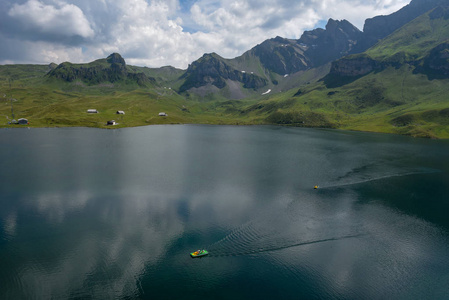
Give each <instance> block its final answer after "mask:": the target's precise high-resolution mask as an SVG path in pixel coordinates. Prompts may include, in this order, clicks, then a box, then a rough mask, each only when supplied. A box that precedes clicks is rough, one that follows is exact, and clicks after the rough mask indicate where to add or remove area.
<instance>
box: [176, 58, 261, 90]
mask: <svg viewBox="0 0 449 300" xmlns="http://www.w3.org/2000/svg"><path fill="white" fill-rule="evenodd" d="M181 79H185V81H184V83H183V84H182V86H181V87H180V88H179V91H180V92H185V91H187V90H189V89H191V88H199V87H201V86H205V85H213V86H215V87H217V88H219V89H222V88H224V87H225V86H226V80H228V79H229V80H232V81H238V82H241V83H243V87H244V88H248V89H258V88H261V87H264V86H266V85H267V80H266V79H264V78H262V77H259V76H257V75H254V74H247V73H243V72H241V71H238V70H236V69H234V68H232V67H231V66H230V65H229V64H227V63H226V62H225V61H224V59H223V58H221V57H220V56H219V55H217V54H215V53H212V54H204V55H203V57H201V58H200V59H199V60H197V61H195V62H193V63H192V64H191V65H189V67H188V69H187V71H186V73H185V74H184V75H183V76H182V77H181Z"/></svg>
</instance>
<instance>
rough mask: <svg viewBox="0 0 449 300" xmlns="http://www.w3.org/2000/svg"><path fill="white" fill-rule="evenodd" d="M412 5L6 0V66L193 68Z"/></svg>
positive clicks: (1, 60) (1, 46)
mask: <svg viewBox="0 0 449 300" xmlns="http://www.w3.org/2000/svg"><path fill="white" fill-rule="evenodd" d="M409 2H410V1H409V0H299V1H294V0H166V1H161V0H0V64H11V63H14V64H18V63H34V64H47V63H50V62H55V63H61V62H64V61H70V62H74V63H84V62H90V61H93V60H95V59H99V58H105V57H107V56H108V55H109V54H111V53H113V52H118V53H120V54H121V55H122V56H123V58H124V59H125V60H126V62H127V64H130V65H137V66H148V67H161V66H166V65H171V66H174V67H178V68H183V69H185V68H187V66H188V64H189V63H191V62H192V61H194V60H196V59H198V58H199V57H201V56H202V55H203V54H204V53H210V52H216V53H218V54H219V55H221V56H223V57H225V58H234V57H237V56H239V55H241V54H242V53H243V52H245V51H247V50H249V49H251V48H252V47H254V46H255V45H257V44H259V43H261V42H263V41H264V40H266V39H269V38H273V37H276V36H281V37H285V38H293V39H298V38H300V36H301V34H302V33H303V32H304V30H311V29H314V28H317V27H322V28H323V27H324V26H325V24H326V23H327V20H328V19H329V18H333V19H336V20H342V19H346V20H348V21H349V22H351V23H352V24H354V25H355V26H356V27H358V28H359V29H360V30H363V24H364V21H365V19H367V18H371V17H374V16H377V15H386V14H390V13H392V12H394V11H397V10H398V9H400V8H401V7H403V6H405V5H407V4H408V3H409Z"/></svg>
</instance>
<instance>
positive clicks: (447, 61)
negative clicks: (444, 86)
mask: <svg viewBox="0 0 449 300" xmlns="http://www.w3.org/2000/svg"><path fill="white" fill-rule="evenodd" d="M416 71H417V72H421V73H425V74H427V76H429V78H449V42H445V43H442V44H440V45H438V46H436V47H435V48H433V49H432V50H431V51H430V53H429V54H428V55H427V56H426V57H425V58H424V59H423V61H422V65H420V66H419V67H418V68H417V69H416Z"/></svg>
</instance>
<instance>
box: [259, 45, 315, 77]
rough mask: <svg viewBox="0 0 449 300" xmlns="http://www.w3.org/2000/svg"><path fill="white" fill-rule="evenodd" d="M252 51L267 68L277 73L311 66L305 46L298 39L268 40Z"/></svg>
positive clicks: (295, 70) (296, 70)
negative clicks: (298, 42)
mask: <svg viewBox="0 0 449 300" xmlns="http://www.w3.org/2000/svg"><path fill="white" fill-rule="evenodd" d="M251 51H252V53H253V55H254V56H255V57H258V58H259V60H260V62H261V63H262V65H263V66H264V67H265V68H266V69H268V70H270V71H272V72H275V73H277V74H281V75H284V74H291V73H296V72H298V71H301V70H305V69H307V68H308V67H309V66H310V61H309V59H308V58H307V57H305V56H304V50H303V48H302V47H301V46H300V45H298V44H297V43H296V41H292V40H288V39H284V38H281V37H276V38H274V39H270V40H266V41H265V42H263V43H262V44H260V45H257V46H256V47H254V48H253V49H252V50H251Z"/></svg>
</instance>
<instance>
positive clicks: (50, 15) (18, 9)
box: [8, 0, 94, 38]
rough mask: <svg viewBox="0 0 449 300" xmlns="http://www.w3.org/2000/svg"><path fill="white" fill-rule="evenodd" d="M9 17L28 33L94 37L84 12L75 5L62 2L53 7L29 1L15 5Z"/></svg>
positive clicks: (36, 0) (35, 0)
mask: <svg viewBox="0 0 449 300" xmlns="http://www.w3.org/2000/svg"><path fill="white" fill-rule="evenodd" d="M8 15H9V16H10V17H12V18H14V19H16V20H17V21H18V22H19V23H21V25H22V26H23V28H24V30H28V31H36V32H38V33H42V34H56V35H62V36H74V35H79V36H81V37H83V38H89V37H92V36H93V35H94V31H93V30H92V28H91V27H90V24H89V22H88V21H87V19H86V17H85V16H84V13H83V11H82V10H81V9H80V8H79V7H77V6H75V5H73V4H67V3H63V2H60V3H58V4H57V6H53V5H46V4H43V3H41V2H39V1H38V0H29V1H28V2H26V3H25V4H22V5H19V4H14V6H13V7H12V8H11V9H10V10H9V12H8Z"/></svg>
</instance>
